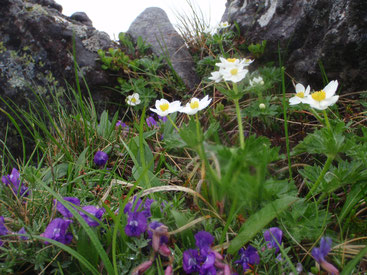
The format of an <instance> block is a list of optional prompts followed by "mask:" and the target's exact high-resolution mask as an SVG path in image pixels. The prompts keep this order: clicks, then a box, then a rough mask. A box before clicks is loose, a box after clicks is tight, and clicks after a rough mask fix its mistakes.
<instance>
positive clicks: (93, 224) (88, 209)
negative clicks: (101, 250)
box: [79, 205, 106, 227]
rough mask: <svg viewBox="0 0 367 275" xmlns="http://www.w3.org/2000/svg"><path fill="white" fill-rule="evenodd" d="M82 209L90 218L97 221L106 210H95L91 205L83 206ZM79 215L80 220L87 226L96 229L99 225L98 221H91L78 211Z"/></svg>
mask: <svg viewBox="0 0 367 275" xmlns="http://www.w3.org/2000/svg"><path fill="white" fill-rule="evenodd" d="M82 209H83V210H84V211H85V212H87V213H89V214H91V215H92V216H94V217H96V218H97V219H99V220H100V219H101V218H102V215H103V214H104V213H105V212H106V210H105V209H104V208H97V207H95V206H93V205H88V206H84V207H82ZM79 214H80V216H82V218H83V219H84V220H85V221H86V222H87V224H88V225H89V226H91V227H96V226H98V225H99V222H98V221H96V220H95V219H92V218H91V217H89V216H88V215H87V214H85V213H84V212H82V211H80V212H79Z"/></svg>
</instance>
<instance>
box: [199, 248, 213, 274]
mask: <svg viewBox="0 0 367 275" xmlns="http://www.w3.org/2000/svg"><path fill="white" fill-rule="evenodd" d="M201 261H202V265H201V267H200V274H216V273H213V269H214V272H216V270H215V267H214V263H215V254H214V253H213V252H211V251H209V252H208V253H205V255H201Z"/></svg>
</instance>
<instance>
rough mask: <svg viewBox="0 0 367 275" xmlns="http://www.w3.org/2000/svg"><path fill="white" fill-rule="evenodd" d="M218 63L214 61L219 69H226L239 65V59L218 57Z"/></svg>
mask: <svg viewBox="0 0 367 275" xmlns="http://www.w3.org/2000/svg"><path fill="white" fill-rule="evenodd" d="M219 59H220V61H221V62H220V63H215V65H216V66H218V67H219V69H226V68H228V67H236V66H239V65H240V62H241V60H240V59H237V58H227V59H226V58H223V57H219Z"/></svg>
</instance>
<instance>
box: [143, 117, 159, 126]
mask: <svg viewBox="0 0 367 275" xmlns="http://www.w3.org/2000/svg"><path fill="white" fill-rule="evenodd" d="M145 121H146V122H147V124H148V127H150V128H153V127H158V122H157V121H155V119H154V118H153V116H148V117H147V119H146V120H145Z"/></svg>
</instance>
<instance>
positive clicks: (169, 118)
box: [167, 115, 180, 132]
mask: <svg viewBox="0 0 367 275" xmlns="http://www.w3.org/2000/svg"><path fill="white" fill-rule="evenodd" d="M167 118H168V120H169V121H170V122H171V124H172V125H173V127H175V129H176V130H177V132H178V131H180V129H178V127H177V126H176V124H175V123H174V122H173V120H172V118H171V117H170V116H169V115H167Z"/></svg>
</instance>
